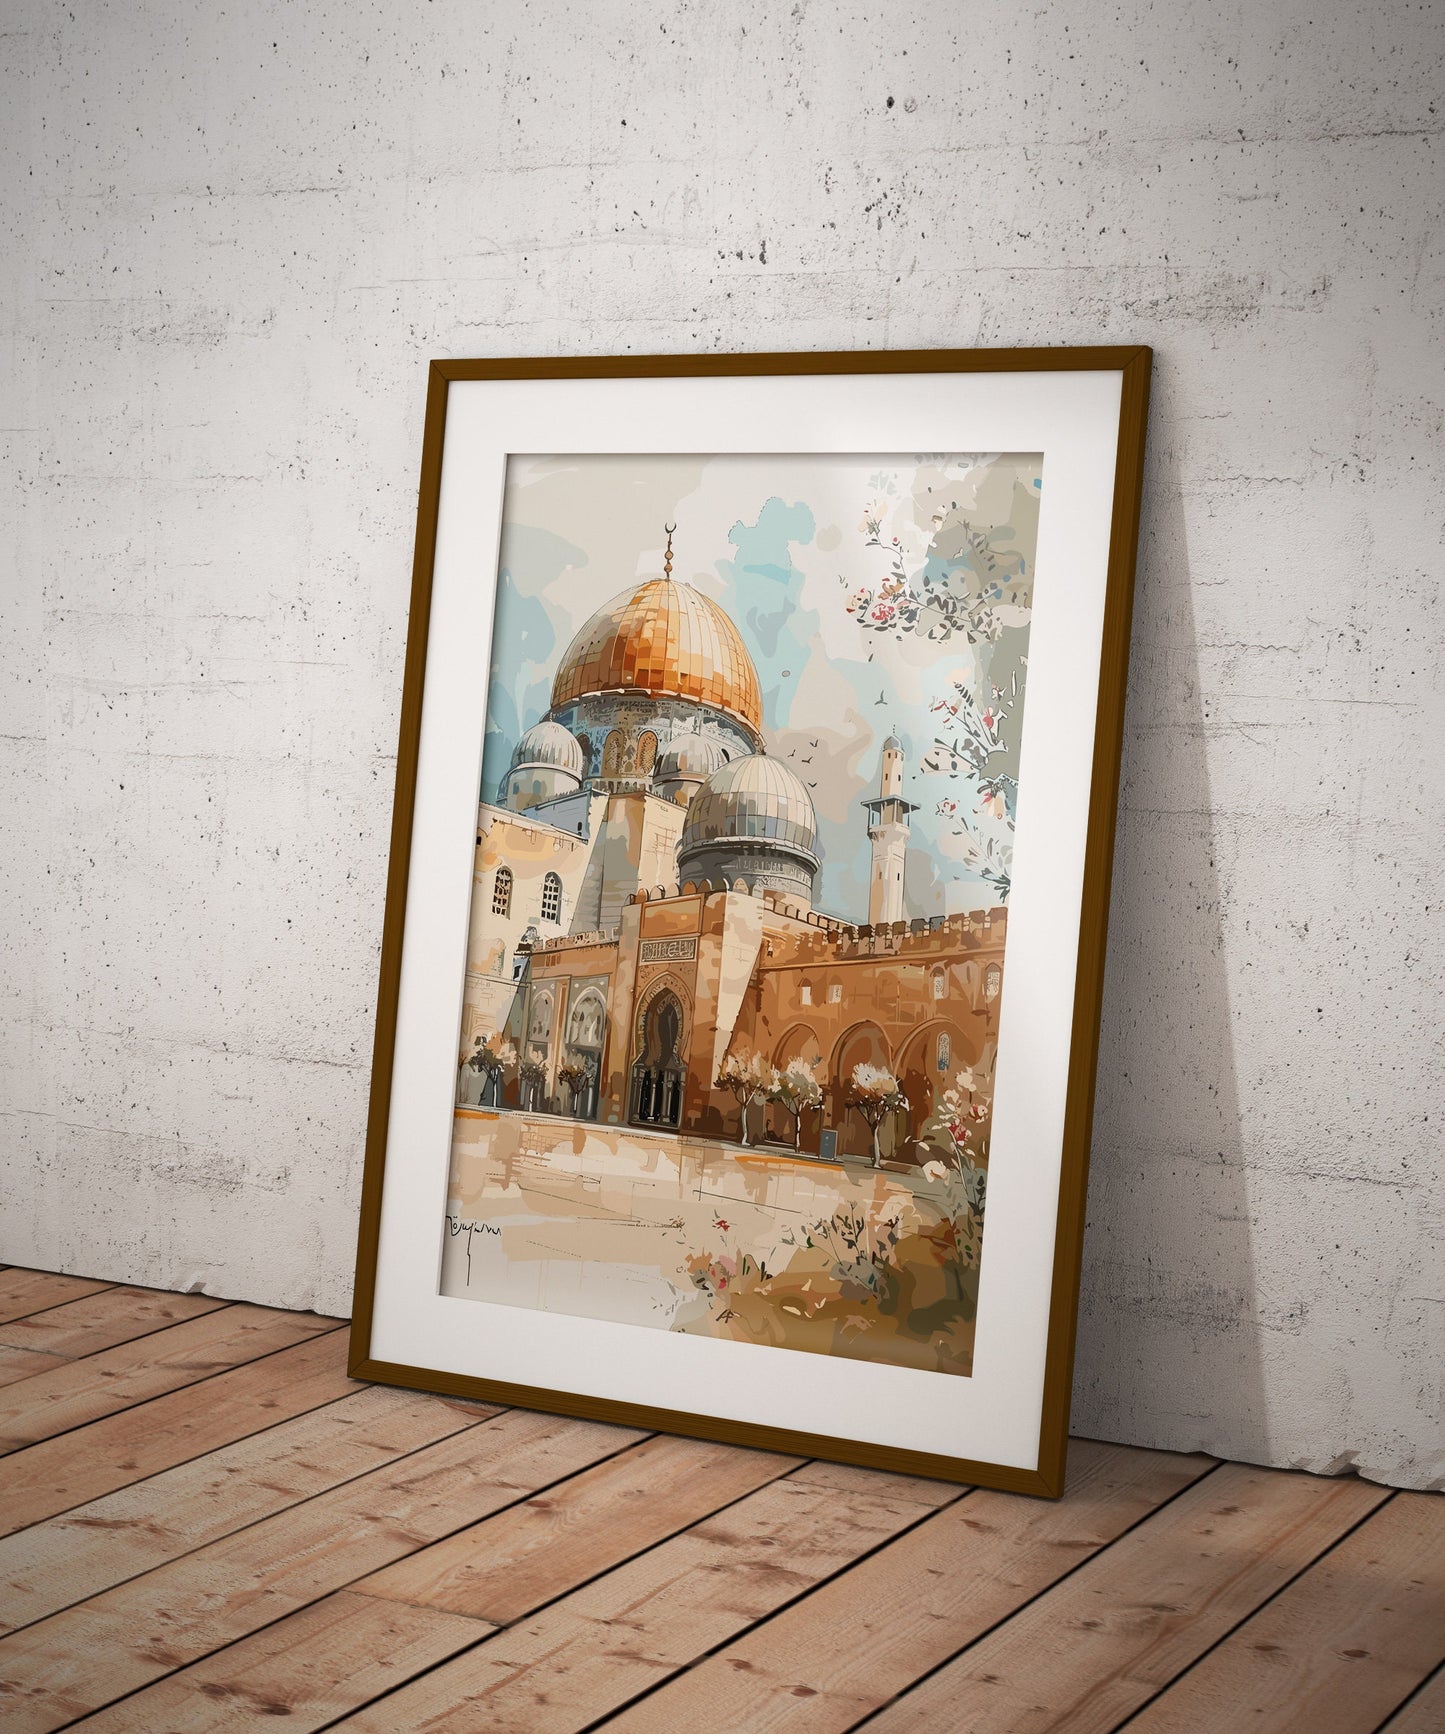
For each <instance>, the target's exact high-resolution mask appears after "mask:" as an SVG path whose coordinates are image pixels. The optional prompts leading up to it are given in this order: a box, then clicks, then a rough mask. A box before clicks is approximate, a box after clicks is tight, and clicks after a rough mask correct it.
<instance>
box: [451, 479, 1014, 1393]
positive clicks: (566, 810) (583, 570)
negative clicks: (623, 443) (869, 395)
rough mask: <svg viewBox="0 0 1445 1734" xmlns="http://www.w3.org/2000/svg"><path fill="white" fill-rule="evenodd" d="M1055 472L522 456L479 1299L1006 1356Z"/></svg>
mask: <svg viewBox="0 0 1445 1734" xmlns="http://www.w3.org/2000/svg"><path fill="white" fill-rule="evenodd" d="M1041 486H1042V460H1041V458H1040V456H1039V455H1038V454H1018V453H1007V454H972V455H968V454H960V455H936V454H934V455H910V456H860V457H846V456H842V457H840V456H835V455H829V456H816V457H809V456H763V455H759V456H751V455H749V456H738V455H733V456H713V457H709V456H697V457H683V456H666V457H662V456H628V457H613V456H576V457H567V456H553V457H513V458H512V459H511V460H510V461H509V464H508V471H507V483H506V493H505V502H504V516H503V531H502V541H501V551H500V560H499V565H498V569H497V570H496V571H495V572H492V571H490V570H488V571H486V572H484V573H483V572H479V574H478V582H479V583H485V584H488V585H491V584H492V583H495V585H496V613H495V626H494V637H493V643H492V655H491V668H490V679H489V685H488V688H487V695H488V696H487V713H486V735H485V751H484V755H483V763H482V775H481V804H480V806H479V808H478V816H477V830H476V836H477V842H476V858H475V868H474V879H473V900H472V914H471V928H470V937H469V942H468V954H467V975H466V989H465V998H464V1005H463V1011H462V1022H461V1051H460V1055H459V1059H460V1071H459V1080H458V1090H457V1102H456V1112H455V1129H454V1138H453V1144H452V1155H451V1170H450V1182H449V1197H448V1206H447V1212H448V1214H447V1222H446V1225H445V1229H444V1235H443V1240H444V1251H443V1259H442V1276H441V1288H442V1292H443V1293H444V1294H447V1295H452V1296H457V1297H462V1298H468V1297H469V1298H472V1299H475V1300H485V1301H492V1302H500V1303H504V1304H507V1305H511V1306H517V1307H527V1308H533V1309H541V1310H544V1311H547V1312H550V1313H560V1314H564V1315H568V1314H570V1315H576V1316H582V1317H589V1318H597V1319H606V1320H612V1321H617V1322H624V1323H630V1324H635V1325H638V1326H644V1327H651V1328H655V1329H659V1330H669V1331H681V1332H688V1333H691V1334H693V1335H702V1336H710V1337H725V1338H730V1339H732V1340H735V1341H738V1342H742V1343H750V1344H759V1345H764V1346H768V1347H772V1348H779V1349H792V1350H803V1351H807V1352H811V1353H815V1354H826V1355H833V1356H841V1357H853V1358H857V1359H862V1360H868V1361H878V1362H885V1363H891V1364H894V1365H898V1366H904V1367H910V1368H916V1369H923V1370H927V1371H933V1372H939V1373H948V1374H954V1375H963V1376H967V1375H969V1374H970V1373H971V1372H972V1368H973V1355H974V1331H975V1315H976V1311H977V1302H978V1285H979V1272H980V1262H981V1259H982V1257H983V1250H984V1241H985V1220H986V1210H987V1183H988V1167H989V1146H990V1122H991V1113H992V1102H993V1078H994V1062H995V1055H996V1050H997V1042H998V1029H999V1013H1000V1008H1001V1005H1002V1001H1003V993H1004V981H1005V975H1006V966H1007V955H1006V954H1007V936H1008V896H1009V887H1010V876H1011V870H1012V838H1013V832H1014V824H1015V819H1016V816H1017V811H1018V801H1019V779H1020V775H1021V766H1020V762H1019V745H1020V737H1021V731H1022V722H1023V711H1024V697H1025V690H1026V684H1027V675H1028V648H1029V622H1030V617H1031V611H1032V597H1033V585H1034V549H1035V541H1036V535H1037V526H1038V512H1039V498H1040V489H1041ZM481 676H482V671H481V670H479V671H478V679H479V684H480V681H481Z"/></svg>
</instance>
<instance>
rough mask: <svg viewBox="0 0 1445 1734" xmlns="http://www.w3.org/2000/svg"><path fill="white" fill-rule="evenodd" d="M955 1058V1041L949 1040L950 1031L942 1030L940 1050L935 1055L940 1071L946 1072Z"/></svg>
mask: <svg viewBox="0 0 1445 1734" xmlns="http://www.w3.org/2000/svg"><path fill="white" fill-rule="evenodd" d="M952 1059H953V1043H952V1042H951V1041H950V1040H949V1037H948V1031H947V1030H940V1031H939V1035H938V1052H937V1054H936V1055H935V1056H934V1062H933V1063H934V1065H935V1066H937V1068H938V1070H939V1071H940V1072H946V1071H947V1070H948V1068H949V1065H950V1063H951V1062H952Z"/></svg>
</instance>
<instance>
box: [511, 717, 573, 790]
mask: <svg viewBox="0 0 1445 1734" xmlns="http://www.w3.org/2000/svg"><path fill="white" fill-rule="evenodd" d="M523 765H549V766H555V767H556V768H557V769H558V770H561V771H567V772H569V773H570V774H571V775H572V776H574V777H577V778H581V777H583V776H585V775H586V773H587V762H586V760H585V759H584V758H583V756H582V746H581V743H580V742H579V741H578V739H577V737H576V736H575V735H571V734H568V732H567V730H566V729H564V728H563V727H562V725H561V723H557V722H539V723H533V725H532V727H531V728H529V729H528V730H527V732H526V734H524V735H523V736H522V738H521V740H519V741H518V742H517V744H516V746H515V747H514V748H513V749H512V769H513V770H518V769H520V768H521V767H522V766H523Z"/></svg>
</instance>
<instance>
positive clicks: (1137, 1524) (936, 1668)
mask: <svg viewBox="0 0 1445 1734" xmlns="http://www.w3.org/2000/svg"><path fill="white" fill-rule="evenodd" d="M1222 1467H1223V1459H1219V1460H1217V1461H1216V1462H1214V1463H1211V1464H1210V1466H1209V1468H1208V1469H1205V1470H1202V1471H1201V1472H1200V1473H1199V1474H1198V1475H1196V1476H1195V1477H1194V1478H1193V1480H1191V1481H1186V1482H1185V1483H1184V1485H1183V1486H1182V1487H1180V1488H1178V1489H1176V1490H1175V1492H1173V1493H1171V1494H1170V1495H1169V1497H1168V1498H1167V1499H1161V1500H1160V1501H1159V1503H1158V1504H1157V1505H1155V1506H1151V1507H1150V1509H1149V1510H1148V1511H1146V1512H1144V1513H1143V1515H1142V1516H1140V1517H1138V1518H1136V1519H1135V1521H1134V1522H1133V1523H1131V1524H1130V1525H1129V1526H1128V1528H1127V1529H1121V1530H1120V1531H1119V1533H1118V1534H1117V1535H1115V1536H1111V1537H1110V1538H1109V1540H1108V1541H1106V1542H1105V1543H1104V1544H1103V1546H1102V1547H1096V1548H1094V1549H1093V1550H1092V1552H1090V1553H1088V1554H1086V1555H1085V1557H1084V1558H1083V1559H1081V1560H1079V1561H1078V1562H1077V1563H1076V1564H1074V1565H1072V1566H1070V1567H1069V1569H1068V1570H1067V1571H1065V1572H1061V1573H1060V1574H1059V1576H1058V1577H1056V1578H1055V1579H1054V1580H1053V1582H1052V1583H1047V1584H1045V1585H1044V1586H1043V1588H1042V1589H1040V1590H1037V1591H1036V1592H1035V1593H1034V1594H1033V1595H1031V1596H1028V1597H1026V1598H1025V1599H1024V1600H1023V1601H1021V1602H1019V1603H1018V1604H1017V1606H1015V1607H1011V1608H1010V1609H1009V1611H1008V1612H1007V1613H1006V1614H1003V1615H1001V1616H1000V1617H999V1618H998V1619H996V1620H995V1621H994V1622H993V1623H992V1625H989V1626H987V1627H985V1628H984V1629H983V1630H982V1631H980V1632H976V1633H975V1634H974V1636H973V1637H971V1638H970V1639H969V1640H968V1642H967V1643H966V1644H960V1645H959V1647H958V1648H957V1649H956V1650H954V1651H953V1652H952V1653H951V1654H950V1655H947V1656H944V1657H943V1658H942V1660H941V1661H938V1662H935V1663H934V1664H933V1666H932V1667H931V1668H925V1669H924V1671H923V1672H922V1673H921V1674H919V1675H918V1676H917V1678H916V1679H913V1680H910V1681H909V1682H908V1685H907V1686H906V1687H905V1688H904V1689H903V1691H901V1692H895V1693H894V1694H893V1696H892V1697H891V1698H889V1699H888V1700H887V1701H886V1702H885V1703H882V1704H879V1705H877V1706H875V1708H873V1709H872V1710H870V1711H869V1712H868V1713H867V1715H866V1716H861V1717H859V1719H858V1720H857V1721H856V1722H850V1723H849V1724H848V1726H847V1728H846V1729H845V1730H844V1731H843V1734H858V1730H859V1729H862V1728H866V1727H867V1726H868V1724H869V1723H870V1722H874V1721H876V1720H877V1719H878V1718H879V1717H880V1716H881V1715H883V1713H884V1712H885V1711H887V1710H891V1709H892V1708H893V1706H894V1705H895V1704H899V1703H902V1702H903V1700H904V1699H906V1698H908V1697H909V1696H910V1695H911V1694H912V1693H914V1692H916V1691H917V1690H918V1688H919V1687H920V1686H922V1685H923V1684H924V1683H925V1682H926V1681H928V1680H931V1679H932V1678H933V1676H934V1675H935V1674H940V1673H942V1672H943V1670H944V1669H945V1668H947V1667H951V1666H952V1664H953V1663H954V1662H956V1661H957V1660H958V1658H959V1657H960V1656H966V1655H967V1654H968V1652H969V1651H970V1650H972V1649H976V1648H977V1647H978V1645H979V1644H981V1643H983V1642H984V1640H985V1639H986V1638H988V1637H991V1636H992V1635H993V1633H994V1632H996V1631H999V1630H1000V1629H1001V1628H1002V1627H1004V1626H1006V1625H1008V1624H1009V1622H1010V1621H1011V1620H1015V1619H1017V1618H1018V1616H1019V1615H1020V1614H1021V1613H1023V1612H1024V1611H1025V1610H1026V1609H1028V1608H1031V1607H1032V1606H1033V1605H1034V1603H1035V1602H1038V1601H1041V1600H1042V1599H1043V1597H1044V1596H1047V1595H1052V1594H1053V1593H1054V1591H1055V1590H1057V1589H1059V1588H1060V1587H1061V1586H1062V1585H1063V1584H1066V1583H1068V1582H1069V1581H1070V1580H1071V1579H1072V1578H1074V1577H1077V1576H1078V1574H1079V1573H1080V1572H1081V1571H1083V1570H1084V1568H1085V1567H1086V1566H1088V1565H1092V1564H1093V1562H1094V1561H1095V1560H1096V1559H1102V1558H1103V1557H1104V1555H1105V1554H1106V1553H1108V1552H1109V1550H1110V1549H1111V1548H1115V1547H1117V1546H1118V1545H1119V1543H1120V1542H1121V1541H1123V1540H1124V1538H1125V1536H1128V1535H1133V1534H1134V1532H1135V1531H1136V1530H1139V1529H1142V1528H1143V1527H1144V1525H1145V1524H1146V1523H1149V1522H1150V1521H1151V1520H1152V1519H1153V1518H1155V1517H1157V1516H1158V1515H1159V1513H1160V1512H1161V1511H1167V1510H1168V1509H1169V1507H1170V1506H1171V1505H1173V1504H1174V1502H1175V1501H1176V1500H1178V1499H1182V1498H1183V1497H1184V1495H1185V1494H1186V1493H1189V1492H1190V1491H1192V1490H1193V1489H1194V1488H1196V1487H1198V1486H1200V1485H1201V1484H1202V1483H1203V1482H1205V1481H1208V1479H1209V1478H1210V1476H1212V1475H1215V1474H1217V1473H1218V1472H1219V1470H1220V1469H1221V1468H1222Z"/></svg>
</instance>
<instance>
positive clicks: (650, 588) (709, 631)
mask: <svg viewBox="0 0 1445 1734" xmlns="http://www.w3.org/2000/svg"><path fill="white" fill-rule="evenodd" d="M593 692H645V693H647V694H648V695H649V696H650V697H652V698H664V697H667V698H682V699H691V700H692V701H693V702H694V703H696V704H706V705H711V706H712V707H713V708H714V709H715V710H721V711H726V712H727V713H728V715H729V716H733V717H736V718H737V719H738V721H739V722H741V723H743V724H744V725H745V726H746V727H747V728H748V729H749V730H751V732H752V733H753V734H754V735H755V736H756V735H757V734H758V732H759V730H760V729H761V728H762V722H763V703H762V695H761V693H760V692H759V690H758V672H757V670H756V669H755V668H754V667H753V659H752V657H750V656H749V655H748V652H747V646H746V645H745V644H744V643H743V641H742V638H741V636H740V634H739V632H738V629H737V627H736V626H734V625H733V623H732V621H731V620H729V619H728V617H727V615H726V614H724V613H723V611H722V609H721V608H719V607H718V605H717V604H716V603H715V602H710V601H709V600H708V598H707V597H706V596H704V595H703V594H702V593H701V591H698V590H694V589H693V588H692V586H691V585H690V584H677V583H674V582H673V580H672V579H671V578H648V579H646V580H645V581H644V582H642V583H640V584H630V585H629V586H628V587H627V589H626V590H623V591H622V592H620V593H619V594H618V595H616V596H614V597H613V598H612V600H611V601H610V602H609V603H607V605H606V606H605V607H603V608H599V609H598V610H597V612H596V613H595V614H594V615H593V616H592V618H591V619H590V620H589V621H588V622H587V624H586V625H585V626H584V627H583V628H582V630H581V631H580V632H579V633H578V634H577V636H576V637H575V638H574V639H573V640H572V643H571V645H570V646H569V647H568V650H567V654H566V655H565V656H564V657H563V658H562V663H561V666H560V667H559V668H558V670H557V678H556V680H555V681H554V682H553V683H552V709H553V710H554V711H555V710H559V709H560V708H561V707H562V706H563V705H568V704H572V703H574V702H575V701H576V700H577V699H579V698H582V697H583V696H584V695H585V694H587V693H593Z"/></svg>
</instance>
